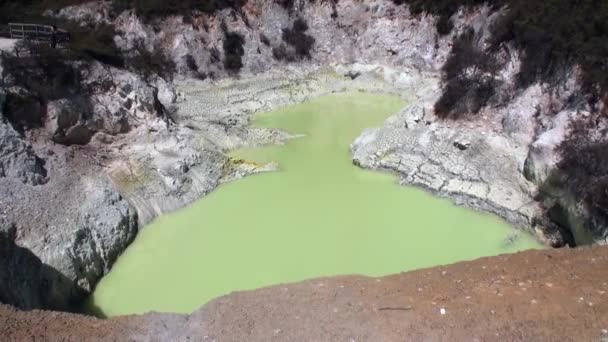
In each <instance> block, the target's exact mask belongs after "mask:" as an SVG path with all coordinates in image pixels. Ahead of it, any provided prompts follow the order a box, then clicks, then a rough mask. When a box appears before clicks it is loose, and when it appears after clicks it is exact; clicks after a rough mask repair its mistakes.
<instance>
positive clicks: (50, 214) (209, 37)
mask: <svg viewBox="0 0 608 342" xmlns="http://www.w3.org/2000/svg"><path fill="white" fill-rule="evenodd" d="M109 6H110V4H109V3H108V2H98V1H93V2H88V3H85V4H83V5H79V6H72V7H68V8H65V9H62V10H60V11H58V12H55V13H47V14H48V15H53V16H59V17H65V18H70V19H72V20H77V21H79V22H81V23H82V25H88V24H90V23H99V22H103V23H106V24H110V25H112V26H113V27H114V28H115V29H116V31H117V33H118V35H117V36H116V37H115V42H116V45H117V46H118V47H119V48H120V49H121V50H122V51H123V53H124V54H125V55H128V54H129V53H130V52H131V51H132V49H133V48H134V47H136V46H137V47H141V46H143V47H145V48H147V49H148V50H156V51H161V52H162V53H164V54H166V55H168V56H169V57H170V59H171V60H172V61H173V62H174V63H175V64H176V66H177V69H176V70H177V74H176V75H175V79H176V80H177V81H176V82H177V86H178V87H177V90H176V87H175V85H174V83H173V82H172V81H170V80H166V79H163V78H161V77H156V76H154V77H144V76H141V75H137V74H135V73H132V72H128V71H125V70H122V69H117V68H114V67H110V66H107V65H103V64H101V63H97V62H94V63H92V64H91V65H88V66H87V67H86V68H82V69H80V70H81V76H82V79H83V84H85V85H87V87H85V89H88V90H87V91H86V92H81V93H78V94H76V96H69V97H68V96H66V97H61V98H57V99H54V100H53V101H50V102H48V103H45V104H44V105H43V106H42V107H41V105H40V104H39V103H36V102H35V101H30V102H28V103H29V105H28V106H26V107H22V108H26V111H30V112H31V111H33V112H36V113H38V114H36V115H34V116H35V117H37V116H39V117H40V118H42V120H40V121H41V123H40V124H39V125H37V126H36V127H25V129H23V127H22V128H21V131H20V130H19V126H20V123H19V120H17V121H15V120H14V119H15V117H14V116H9V115H4V117H5V118H4V119H3V121H2V122H1V123H0V139H3V140H2V141H6V144H2V145H1V146H2V147H0V191H1V192H2V194H3V195H4V194H6V195H5V196H4V197H3V200H2V207H0V215H3V216H4V217H5V218H6V220H7V222H10V223H11V226H12V227H14V234H13V235H11V236H13V237H14V239H13V240H11V241H14V242H15V246H19V248H23V249H27V250H28V251H30V252H31V253H32V254H33V255H34V256H35V257H36V258H38V259H39V260H40V262H41V264H42V265H46V266H48V267H50V268H51V269H53V270H55V271H56V272H57V274H60V275H62V276H63V277H64V278H63V279H64V280H65V279H67V281H61V282H59V281H56V284H58V285H56V287H57V288H59V289H58V290H56V291H55V293H58V295H57V296H58V298H61V299H58V300H57V301H56V302H54V303H64V304H65V303H70V302H72V301H74V300H77V299H79V298H82V296H83V295H84V294H86V293H87V292H89V291H91V289H93V288H94V286H95V284H96V282H97V281H98V280H99V279H100V278H101V277H102V276H103V275H104V274H105V273H107V272H108V271H109V269H110V268H111V266H112V263H113V262H114V261H115V259H116V258H117V256H118V255H119V254H120V253H121V252H122V251H123V250H124V249H125V248H126V247H127V246H128V244H129V243H130V242H131V241H132V239H133V238H134V237H135V234H136V232H137V229H138V227H139V228H141V227H142V226H143V224H145V223H147V222H149V221H150V220H152V219H153V218H154V217H156V216H157V215H160V214H162V213H166V212H169V211H172V210H175V209H178V208H181V207H183V206H185V205H187V204H188V203H191V202H192V201H194V200H196V199H198V198H200V197H202V196H204V195H205V194H207V193H208V192H210V191H212V190H213V189H214V188H216V187H217V186H218V185H220V184H221V183H223V182H226V181H229V180H232V179H235V178H239V177H243V176H245V175H247V174H250V173H255V172H262V171H268V170H273V169H275V168H276V165H264V166H259V167H251V165H250V164H247V163H239V162H237V161H233V160H231V159H230V158H229V157H228V156H227V155H226V151H228V150H230V149H233V148H237V147H241V146H253V145H262V144H269V143H282V142H284V141H286V140H287V139H289V138H290V136H289V135H288V134H286V133H284V132H279V131H275V130H266V129H252V128H249V127H248V123H249V120H250V115H251V114H252V113H254V112H257V111H265V110H270V109H272V108H276V107H277V106H282V105H288V104H291V103H296V102H300V101H304V100H306V99H308V98H311V97H314V96H319V95H323V94H327V93H331V92H336V91H345V90H362V91H382V92H390V93H396V94H399V95H401V96H402V97H403V98H404V99H405V100H407V102H408V106H407V107H406V108H404V109H403V110H402V111H401V112H400V113H398V114H396V115H395V116H394V117H392V118H390V119H388V120H387V122H386V123H385V125H384V127H381V128H376V129H370V130H367V131H365V132H363V134H362V135H361V137H359V138H358V139H357V140H356V141H355V142H354V143H353V146H352V148H351V150H352V154H353V160H354V162H355V163H356V164H358V165H360V166H363V167H368V168H375V169H388V170H391V171H394V172H396V173H398V174H399V180H400V183H402V184H404V185H406V184H407V185H415V186H421V187H424V188H426V189H428V190H430V191H432V192H433V193H435V194H438V195H440V196H445V197H448V198H451V199H453V200H454V201H455V202H457V203H459V204H462V205H467V206H470V207H473V208H476V209H480V210H484V211H489V212H492V213H495V214H497V215H499V216H502V217H504V218H505V219H507V220H508V221H509V222H511V223H512V224H514V225H516V226H518V227H520V228H523V229H527V230H530V231H532V232H533V233H535V234H537V235H538V236H539V237H541V239H544V240H545V241H546V242H547V243H549V244H552V245H555V246H561V245H564V244H565V243H572V242H573V239H572V237H571V236H570V235H569V234H571V231H572V230H573V227H582V228H581V229H582V231H585V230H586V228H585V226H586V224H587V222H589V217H588V215H587V216H585V215H584V212H581V210H580V205H579V204H580V199H576V198H572V197H571V196H568V194H567V193H566V192H565V190H564V189H563V188H560V187H554V186H553V187H549V186H547V184H549V183H548V180H549V179H550V178H551V176H552V175H554V174H555V173H559V171H558V169H557V164H558V163H559V161H560V153H559V151H558V147H559V145H560V144H561V143H562V141H564V139H565V138H566V136H567V133H568V126H569V123H570V122H572V120H576V119H577V118H578V117H580V116H584V115H585V113H587V109H586V108H585V106H584V105H578V104H577V105H573V104H572V102H571V99H572V98H573V97H576V95H577V92H578V91H579V89H580V87H579V85H578V83H577V71H576V69H574V70H569V71H567V72H566V77H564V79H563V80H562V81H561V82H560V83H559V84H558V85H557V86H555V85H551V86H549V85H547V84H540V83H537V84H533V85H531V86H529V87H527V88H525V89H518V88H517V86H516V81H515V75H516V74H517V72H518V70H519V67H520V64H521V63H520V52H519V51H517V50H516V49H514V48H513V47H512V46H510V45H508V44H506V45H505V46H504V48H503V49H501V50H500V51H498V52H496V56H495V58H496V59H497V61H498V64H499V71H498V72H497V73H496V75H493V76H492V77H493V81H494V82H495V83H496V84H497V91H496V95H495V97H494V98H493V101H490V104H489V105H487V106H485V107H484V108H482V109H481V110H480V112H479V113H478V114H477V115H475V116H470V117H468V118H465V119H462V120H459V121H453V120H446V119H439V118H438V117H437V116H436V115H435V113H434V104H435V103H436V102H437V100H438V99H439V98H440V97H441V94H442V74H441V67H442V66H443V65H444V63H445V62H446V60H447V59H448V57H449V55H450V51H451V48H452V45H453V42H454V40H455V39H456V38H457V37H458V36H459V35H460V34H462V33H463V32H465V31H467V30H471V29H472V30H473V34H474V37H475V43H476V44H478V45H479V46H483V44H484V42H485V39H486V38H487V37H488V35H489V28H490V26H491V24H492V23H493V22H494V21H495V20H496V18H497V16H498V15H500V11H498V12H493V11H490V9H489V8H486V7H479V8H476V9H469V10H464V9H463V10H461V11H460V12H458V13H457V14H456V15H455V16H454V18H453V22H454V26H455V28H454V30H453V32H452V33H451V34H449V35H445V36H441V35H439V34H437V31H436V25H435V23H436V19H435V18H434V17H433V16H430V15H419V16H413V15H411V14H410V13H409V11H408V9H407V7H405V6H396V5H395V4H393V2H391V1H388V0H369V1H364V2H361V1H355V0H342V1H339V2H337V3H333V2H324V1H315V2H307V1H296V2H294V5H293V7H292V8H285V7H283V6H281V5H279V4H277V3H276V2H275V1H269V0H251V1H248V2H247V4H246V5H245V6H243V7H242V8H241V9H240V10H238V11H237V10H233V9H225V10H220V11H217V12H216V13H214V14H213V15H211V14H205V13H198V12H193V13H192V15H191V18H189V19H188V20H186V19H185V18H184V17H182V16H169V17H166V18H161V19H157V20H153V21H144V20H143V19H142V18H139V17H137V16H136V15H135V13H134V12H133V11H124V12H122V13H117V14H116V15H113V14H112V13H110V12H111V11H110V7H109ZM297 18H304V19H305V20H306V22H307V30H305V34H306V35H307V36H309V37H313V38H314V40H315V43H314V46H313V49H312V50H311V51H310V52H309V56H298V55H297V54H296V55H291V54H293V53H295V52H294V51H292V50H293V49H294V48H293V47H292V46H290V45H289V44H287V42H286V41H285V40H284V38H283V30H284V29H286V28H291V27H293V25H294V22H295V21H296V19H297ZM228 33H231V34H238V35H240V36H241V37H242V39H243V51H242V56H241V59H242V60H241V62H242V68H241V69H240V70H234V69H231V68H227V64H226V63H225V62H226V60H227V58H228V56H226V52H225V51H227V50H226V49H225V46H224V42H225V40H226V39H227V38H226V37H227V34H228ZM277 49H279V50H277ZM281 49H283V50H286V51H287V52H285V51H283V52H284V53H286V54H287V55H288V58H277V51H282V50H281ZM290 49H291V50H290ZM236 50H238V49H236ZM237 52H238V51H237ZM289 56H292V57H289ZM231 65H232V64H231ZM464 72H472V73H475V72H478V71H476V70H465V71H464ZM481 77H486V75H481ZM1 91H2V90H0V92H1ZM5 91H8V92H9V94H13V95H14V94H19V95H22V96H25V97H26V98H27V95H28V94H27V93H25V92H24V91H23V89H17V88H15V87H9V88H7V89H5ZM2 98H3V97H2V94H1V93H0V99H2ZM467 99H468V98H467ZM467 101H468V100H463V106H464V107H466V108H470V107H473V106H475V103H468V102H467ZM0 107H1V106H0ZM30 114H31V113H30ZM9 119H11V120H12V121H11V120H9ZM5 146H8V147H5ZM552 208H553V211H552V212H553V213H555V215H548V214H547V213H548V212H551V209H552ZM564 217H565V218H564ZM559 218H561V219H559ZM600 224H601V223H600ZM587 231H589V230H588V229H587ZM606 231H607V230H606V229H603V228H600V229H594V230H593V234H586V235H587V236H588V239H587V240H586V241H591V242H598V241H600V242H601V241H604V239H605V234H606ZM579 235H580V234H579ZM589 236H590V237H589ZM11 251H16V249H11ZM11 253H13V252H11ZM11 255H13V254H11ZM12 260H14V259H12ZM0 279H1V277H0ZM53 286H55V285H53ZM25 288H27V287H25ZM32 296H33V297H32V298H37V296H38V295H37V294H36V292H35V291H34V294H33V295H32ZM26 302H27V303H38V304H39V305H38V304H32V305H29V306H27V305H24V306H26V307H52V308H62V307H61V305H59V304H57V305H56V304H53V305H49V304H48V303H41V302H36V300H35V299H31V300H30V299H28V300H26V301H21V300H15V301H13V303H17V304H18V305H20V304H19V303H26Z"/></svg>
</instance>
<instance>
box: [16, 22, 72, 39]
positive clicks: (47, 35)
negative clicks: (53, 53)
mask: <svg viewBox="0 0 608 342" xmlns="http://www.w3.org/2000/svg"><path fill="white" fill-rule="evenodd" d="M8 26H9V33H10V37H11V38H12V39H20V40H36V41H42V42H51V41H52V40H53V36H54V37H55V42H56V43H58V42H65V41H69V38H70V36H69V33H68V32H66V31H64V30H59V29H53V26H50V25H38V24H22V23H9V24H8Z"/></svg>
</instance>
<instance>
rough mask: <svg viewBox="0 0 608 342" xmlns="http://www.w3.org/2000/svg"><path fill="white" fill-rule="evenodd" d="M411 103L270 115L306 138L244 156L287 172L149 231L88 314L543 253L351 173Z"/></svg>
mask: <svg viewBox="0 0 608 342" xmlns="http://www.w3.org/2000/svg"><path fill="white" fill-rule="evenodd" d="M403 105H404V103H403V102H402V101H401V100H400V99H399V98H397V97H394V96H388V95H373V94H364V93H354V94H339V95H331V96H326V97H321V98H318V99H315V100H313V101H310V102H307V103H303V104H299V105H295V106H290V107H288V108H284V109H281V110H277V111H275V112H272V113H266V114H261V115H259V116H258V118H257V119H256V123H255V124H256V125H259V126H265V127H276V128H282V129H285V130H287V131H290V132H294V133H304V134H306V135H307V137H305V138H302V139H297V140H293V141H291V142H290V143H289V144H287V145H286V146H271V147H266V148H260V149H250V150H242V151H236V152H235V153H234V154H235V156H238V157H241V158H244V159H248V160H255V161H258V162H268V161H277V162H278V163H279V165H280V167H281V170H282V171H281V172H276V173H265V174H259V175H255V176H251V177H247V178H245V179H242V180H239V181H236V182H233V183H230V184H227V185H223V186H222V187H220V188H219V189H218V190H217V191H215V192H213V193H211V194H210V195H209V196H207V197H205V198H203V199H202V200H199V201H198V202H196V203H195V204H193V205H192V206H190V207H188V208H186V209H183V210H181V211H178V212H176V213H173V214H169V215H165V216H162V217H160V218H158V219H157V220H156V221H155V222H153V223H152V224H151V225H150V226H149V227H147V228H146V229H144V230H143V231H142V232H141V233H140V234H139V235H138V237H137V239H136V240H135V242H134V243H133V244H132V245H131V247H129V248H128V250H127V251H126V252H125V253H124V254H123V255H122V256H121V257H120V258H119V260H118V262H117V263H116V264H115V266H114V268H113V270H112V271H111V272H110V274H109V275H108V276H106V277H105V278H104V279H103V280H102V281H101V283H100V284H99V286H98V287H97V289H96V291H95V293H94V295H93V296H92V297H91V299H90V301H89V303H88V305H89V308H88V309H89V310H99V311H98V313H101V314H103V315H106V316H113V315H118V314H128V313H142V312H146V311H151V310H154V311H166V312H190V311H192V310H195V309H197V308H198V307H200V306H201V305H202V304H204V303H206V302H207V301H209V300H210V299H212V298H215V297H218V296H221V295H224V294H227V293H230V292H232V291H235V290H244V289H253V288H257V287H262V286H267V285H272V284H278V283H286V282H295V281H300V280H303V279H307V278H313V277H320V276H329V275H337V274H364V275H369V276H381V275H386V274H390V273H397V272H401V271H407V270H412V269H416V268H421V267H427V266H433V265H439V264H447V263H453V262H456V261H461V260H467V259H474V258H478V257H481V256H487V255H496V254H501V253H506V252H514V251H518V250H524V249H529V248H539V247H540V246H539V245H538V244H537V243H536V242H535V241H534V240H533V239H532V238H531V237H530V236H528V235H526V234H523V233H520V234H519V235H518V237H517V238H516V239H515V241H514V242H509V241H510V240H513V239H512V235H513V234H514V230H513V229H512V228H510V227H509V226H508V225H507V224H506V223H505V222H504V221H502V220H501V219H499V218H497V217H495V216H492V215H487V214H480V213H478V212H474V211H472V210H469V209H466V208H462V207H457V206H454V205H452V204H451V203H450V202H449V201H447V200H444V199H438V198H434V197H432V196H431V195H429V194H427V193H425V192H423V191H421V190H418V189H415V188H408V187H401V186H398V185H397V184H396V179H395V178H396V177H395V176H393V175H389V174H383V173H379V172H372V171H366V170H361V169H359V168H357V167H355V166H353V165H352V162H351V159H350V154H349V144H350V143H351V142H352V141H353V140H354V139H355V138H356V137H357V135H359V134H360V132H361V131H362V129H364V128H365V127H373V126H378V125H381V124H382V122H383V120H384V119H385V118H386V117H388V116H389V115H390V114H393V113H395V112H397V111H398V110H399V109H400V108H402V107H403Z"/></svg>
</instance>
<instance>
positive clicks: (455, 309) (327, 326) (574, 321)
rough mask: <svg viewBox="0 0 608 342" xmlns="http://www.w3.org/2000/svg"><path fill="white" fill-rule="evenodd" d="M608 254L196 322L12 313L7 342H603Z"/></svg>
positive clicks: (405, 276)
mask: <svg viewBox="0 0 608 342" xmlns="http://www.w3.org/2000/svg"><path fill="white" fill-rule="evenodd" d="M607 280H608V247H593V248H579V249H575V250H568V249H562V250H542V251H527V252H522V253H518V254H513V255H505V256H499V257H492V258H483V259H479V260H476V261H472V262H462V263H458V264H454V265H450V266H442V267H436V268H431V269H426V270H419V271H413V272H407V273H402V274H397V275H391V276H387V277H382V278H367V277H361V276H344V277H334V278H325V279H316V280H310V281H305V282H302V283H297V284H290V285H279V286H274V287H269V288H264V289H259V290H255V291H247V292H238V293H233V294H230V295H228V296H225V297H222V298H219V299H217V300H214V301H212V302H210V303H209V304H207V305H206V306H204V307H203V308H201V309H200V310H199V311H196V312H194V313H193V314H191V315H173V314H148V315H144V316H129V317H119V318H114V319H110V320H99V319H95V318H89V317H86V316H80V315H74V314H66V313H51V312H44V311H29V312H19V311H15V310H13V309H11V308H9V307H6V306H0V336H3V340H5V341H33V340H36V341H58V340H61V341H83V340H88V341H91V340H108V341H111V340H116V341H130V340H136V341H155V340H156V341H164V340H171V341H271V340H276V341H404V340H407V341H602V340H604V339H606V338H608V332H607V331H606V329H608V302H607V301H606V300H605V297H606V296H607V294H606V291H608V283H607Z"/></svg>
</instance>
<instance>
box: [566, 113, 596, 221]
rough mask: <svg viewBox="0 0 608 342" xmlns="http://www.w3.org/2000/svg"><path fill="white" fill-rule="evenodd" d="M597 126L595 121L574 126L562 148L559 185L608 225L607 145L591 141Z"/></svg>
mask: <svg viewBox="0 0 608 342" xmlns="http://www.w3.org/2000/svg"><path fill="white" fill-rule="evenodd" d="M596 126H597V124H596V122H595V120H594V119H586V120H583V121H578V122H575V123H573V129H572V130H571V132H570V135H569V136H568V138H567V139H566V140H565V141H564V142H562V144H561V145H560V147H559V149H560V152H561V155H562V160H561V162H560V163H559V164H558V168H559V170H560V171H561V176H562V177H561V179H559V180H558V181H559V182H561V185H562V186H564V187H565V188H566V189H567V190H568V191H569V192H570V193H571V194H572V195H573V196H574V197H575V198H578V199H580V200H581V201H582V202H583V204H584V206H585V207H586V208H587V210H588V211H589V213H590V214H591V215H592V216H593V217H596V218H600V219H602V220H603V221H604V222H608V141H605V140H594V139H592V138H590V136H589V130H590V129H591V128H592V127H596ZM594 226H596V227H597V225H591V228H593V227H594Z"/></svg>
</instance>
